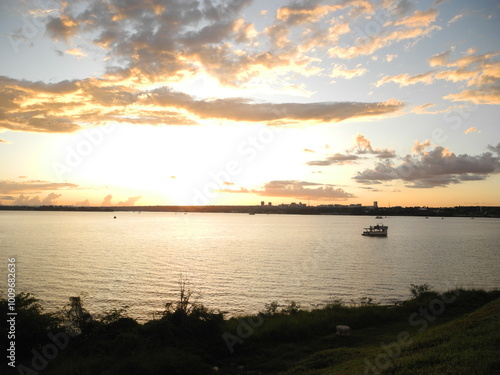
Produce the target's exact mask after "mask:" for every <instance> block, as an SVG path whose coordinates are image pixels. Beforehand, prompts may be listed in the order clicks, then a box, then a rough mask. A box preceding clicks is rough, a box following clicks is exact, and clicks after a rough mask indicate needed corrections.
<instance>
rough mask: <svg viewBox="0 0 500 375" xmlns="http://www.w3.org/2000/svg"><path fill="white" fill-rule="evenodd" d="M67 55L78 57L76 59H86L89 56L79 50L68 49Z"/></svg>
mask: <svg viewBox="0 0 500 375" xmlns="http://www.w3.org/2000/svg"><path fill="white" fill-rule="evenodd" d="M65 53H67V54H68V55H72V56H76V57H86V56H87V54H86V53H85V52H83V51H82V50H81V49H79V48H71V49H67V50H66V51H65Z"/></svg>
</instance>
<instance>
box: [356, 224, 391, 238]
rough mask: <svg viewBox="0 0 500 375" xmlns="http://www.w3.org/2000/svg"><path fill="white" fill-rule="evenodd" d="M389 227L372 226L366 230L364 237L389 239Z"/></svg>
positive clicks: (381, 225)
mask: <svg viewBox="0 0 500 375" xmlns="http://www.w3.org/2000/svg"><path fill="white" fill-rule="evenodd" d="M388 229H389V227H388V226H387V225H383V224H377V225H370V226H369V227H368V228H364V231H363V233H361V235H362V236H369V237H387V231H388Z"/></svg>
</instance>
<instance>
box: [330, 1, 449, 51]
mask: <svg viewBox="0 0 500 375" xmlns="http://www.w3.org/2000/svg"><path fill="white" fill-rule="evenodd" d="M400 4H402V6H401V7H398V6H396V7H389V6H387V5H386V4H384V3H381V4H380V5H379V6H380V9H379V11H378V12H376V11H375V9H374V8H373V7H372V8H371V11H368V12H365V13H364V14H363V16H364V18H365V21H364V22H365V24H366V25H368V24H370V25H373V27H372V28H371V31H370V32H368V31H367V32H363V31H362V30H361V29H359V28H355V30H357V32H356V33H350V34H348V35H349V36H352V39H351V40H350V41H348V40H345V38H344V40H343V41H341V42H340V43H336V45H335V46H334V47H331V48H330V49H329V50H328V53H329V55H330V57H335V58H341V59H353V58H356V57H359V56H363V55H373V54H374V53H376V52H377V51H378V50H380V49H382V48H386V47H389V46H391V45H393V44H395V43H398V42H401V41H413V44H415V43H416V42H418V41H419V40H421V39H422V38H425V37H429V36H430V35H432V33H433V32H434V31H436V30H440V27H439V26H437V25H435V24H434V23H435V21H436V19H437V15H438V14H439V12H438V10H437V9H435V8H431V9H428V10H422V11H421V10H416V11H414V12H413V14H411V15H408V16H406V14H408V13H409V12H410V9H411V8H412V6H411V5H407V4H408V3H407V2H403V3H400ZM365 31H366V27H365Z"/></svg>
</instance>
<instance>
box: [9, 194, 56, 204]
mask: <svg viewBox="0 0 500 375" xmlns="http://www.w3.org/2000/svg"><path fill="white" fill-rule="evenodd" d="M61 196H62V195H61V194H55V193H50V194H49V195H47V196H46V197H45V198H43V199H40V197H39V196H38V195H36V196H34V197H28V196H25V195H24V194H21V195H19V197H18V198H17V199H16V200H15V201H14V203H13V205H14V206H53V205H55V204H56V203H57V202H56V199H57V198H60V197H61Z"/></svg>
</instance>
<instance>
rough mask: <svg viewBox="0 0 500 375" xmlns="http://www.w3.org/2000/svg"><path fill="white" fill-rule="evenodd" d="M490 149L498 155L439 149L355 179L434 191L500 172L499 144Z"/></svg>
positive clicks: (387, 162)
mask: <svg viewBox="0 0 500 375" xmlns="http://www.w3.org/2000/svg"><path fill="white" fill-rule="evenodd" d="M488 148H489V149H491V150H495V153H496V155H494V154H492V153H490V152H485V153H483V154H480V155H467V154H461V155H456V154H454V153H453V152H450V151H449V150H447V149H446V148H443V147H441V146H436V147H435V148H434V149H433V150H431V151H428V152H425V151H421V152H420V154H418V155H407V156H406V157H405V158H404V159H403V162H402V163H401V164H399V165H396V164H395V163H393V162H392V161H390V160H385V161H383V162H379V163H376V164H375V166H374V167H373V168H370V169H365V170H364V171H361V172H358V173H357V175H356V176H354V177H353V178H354V180H356V181H357V182H360V183H363V184H369V185H372V184H380V183H382V182H387V181H392V180H400V181H403V182H404V183H405V184H406V186H408V187H413V188H432V187H436V186H447V185H450V184H458V183H461V182H466V181H479V180H484V179H486V178H487V177H488V176H489V175H492V174H496V173H499V172H500V158H499V154H498V149H499V148H500V145H497V146H495V147H493V146H489V147H488Z"/></svg>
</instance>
